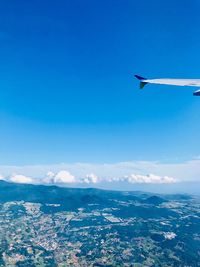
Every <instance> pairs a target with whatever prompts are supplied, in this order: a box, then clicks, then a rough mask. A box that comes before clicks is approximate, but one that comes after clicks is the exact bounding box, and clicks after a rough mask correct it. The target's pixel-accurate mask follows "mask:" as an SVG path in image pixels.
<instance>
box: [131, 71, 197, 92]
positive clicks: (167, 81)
mask: <svg viewBox="0 0 200 267" xmlns="http://www.w3.org/2000/svg"><path fill="white" fill-rule="evenodd" d="M135 77H136V78H137V79H138V80H140V89H143V88H144V86H145V85H146V84H148V83H152V84H164V85H176V86H193V87H200V79H171V78H163V79H147V78H143V77H141V76H139V75H135ZM193 95H195V96H200V90H197V91H195V92H194V93H193Z"/></svg>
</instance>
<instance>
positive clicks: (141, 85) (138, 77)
mask: <svg viewBox="0 0 200 267" xmlns="http://www.w3.org/2000/svg"><path fill="white" fill-rule="evenodd" d="M134 76H135V78H137V79H138V80H139V81H140V89H143V88H144V86H145V85H146V84H147V83H148V82H145V80H146V78H144V77H141V76H139V75H137V74H135V75H134Z"/></svg>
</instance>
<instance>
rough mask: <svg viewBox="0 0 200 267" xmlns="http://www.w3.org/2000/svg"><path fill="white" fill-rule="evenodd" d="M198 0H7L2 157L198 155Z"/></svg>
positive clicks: (1, 69) (172, 158)
mask: <svg viewBox="0 0 200 267" xmlns="http://www.w3.org/2000/svg"><path fill="white" fill-rule="evenodd" d="M199 10H200V3H199V1H195V0H194V1H189V0H177V1H172V0H168V1H159V0H152V1H147V0H141V1H134V0H131V1H129V0H126V1H119V0H115V1H113V0H112V1H111V0H106V1H104V0H101V1H93V0H85V1H82V0H74V1H69V0H59V1H57V2H55V1H51V0H48V1H37V0H36V1H35V0H34V1H20V2H19V1H18V2H16V1H2V3H1V8H0V58H1V60H0V73H1V74H0V75H1V79H0V88H1V89H0V127H1V129H0V159H1V165H16V166H18V165H35V164H41V165H42V164H55V163H60V162H64V163H74V162H89V163H91V164H92V163H105V162H106V163H114V162H127V161H159V162H162V163H177V162H178V163H181V162H186V161H190V160H193V159H194V158H196V157H198V156H199V155H200V144H199V132H200V123H199V117H200V98H198V97H193V96H192V92H193V88H180V87H166V86H159V85H158V86H154V85H149V86H146V87H145V89H144V90H143V91H141V90H139V89H138V81H136V80H135V79H134V76H133V75H134V74H140V75H143V76H145V77H149V78H158V77H171V78H200V71H199V70H200V50H199V44H200V21H199Z"/></svg>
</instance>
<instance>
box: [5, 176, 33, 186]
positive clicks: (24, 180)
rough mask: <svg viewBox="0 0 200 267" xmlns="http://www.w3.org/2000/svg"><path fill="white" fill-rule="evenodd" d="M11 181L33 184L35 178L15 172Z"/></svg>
mask: <svg viewBox="0 0 200 267" xmlns="http://www.w3.org/2000/svg"><path fill="white" fill-rule="evenodd" d="M9 181H10V182H13V183H22V184H31V183H34V180H33V179H32V178H31V177H28V176H25V175H21V174H14V175H12V176H11V177H10V179H9Z"/></svg>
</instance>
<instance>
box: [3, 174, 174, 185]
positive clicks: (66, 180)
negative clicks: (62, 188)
mask: <svg viewBox="0 0 200 267" xmlns="http://www.w3.org/2000/svg"><path fill="white" fill-rule="evenodd" d="M0 179H1V180H5V181H8V182H14V183H23V184H58V185H62V184H63V185H64V184H87V185H89V184H91V185H92V184H99V183H117V182H126V183H132V184H136V183H139V184H171V183H175V182H177V181H176V179H174V178H173V177H168V176H164V177H161V176H158V175H154V174H148V175H140V174H130V175H129V176H123V177H109V178H106V177H98V176H97V175H95V174H94V173H91V174H87V175H86V176H85V177H75V176H74V175H72V174H71V173H70V172H69V171H67V170H61V171H59V172H58V173H54V172H52V171H49V172H47V174H46V175H45V176H43V177H42V178H34V177H29V176H25V175H23V174H12V175H10V176H7V177H3V176H2V175H0Z"/></svg>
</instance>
